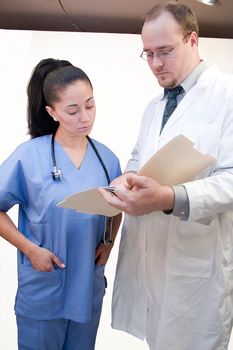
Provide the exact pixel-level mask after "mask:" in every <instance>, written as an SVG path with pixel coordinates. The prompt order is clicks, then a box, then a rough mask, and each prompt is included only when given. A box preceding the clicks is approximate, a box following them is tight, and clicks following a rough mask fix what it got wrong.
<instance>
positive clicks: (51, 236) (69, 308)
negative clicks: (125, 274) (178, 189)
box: [0, 135, 121, 322]
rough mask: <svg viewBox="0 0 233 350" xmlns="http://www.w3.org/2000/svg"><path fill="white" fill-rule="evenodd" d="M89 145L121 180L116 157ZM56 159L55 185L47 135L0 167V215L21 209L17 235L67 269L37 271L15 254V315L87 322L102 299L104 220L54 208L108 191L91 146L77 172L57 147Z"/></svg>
mask: <svg viewBox="0 0 233 350" xmlns="http://www.w3.org/2000/svg"><path fill="white" fill-rule="evenodd" d="M93 142H94V143H95V145H96V147H97V149H98V151H99V153H100V156H101V158H102V159H103V161H104V163H105V165H106V168H107V170H108V173H109V176H110V179H111V180H112V179H114V178H115V177H117V176H119V175H120V174H121V170H120V165H119V161H118V159H117V157H116V156H115V155H114V154H113V153H112V152H111V151H110V150H109V149H108V148H107V147H106V146H104V145H103V144H101V143H99V142H97V141H95V140H93ZM55 156H56V162H57V165H58V167H59V168H60V169H61V171H62V176H63V178H62V180H61V181H53V179H52V176H51V171H52V158H51V135H46V136H42V137H37V138H34V139H31V140H29V141H27V142H25V143H23V144H21V145H20V146H19V147H18V148H17V149H16V150H15V151H14V152H13V154H12V155H11V156H10V157H9V158H8V159H7V160H6V161H5V162H4V163H3V164H2V165H1V167H0V174H1V176H0V210H1V211H4V212H7V211H8V210H9V209H10V208H11V207H12V206H14V205H15V204H19V222H18V228H19V231H20V232H22V233H23V234H24V235H25V236H26V237H27V238H29V239H30V240H31V241H33V242H34V243H36V244H37V245H38V246H40V247H44V248H47V249H49V250H50V251H51V252H53V253H54V254H55V255H57V256H58V257H59V258H60V259H61V260H62V261H63V262H64V264H65V265H66V267H65V269H60V268H58V267H57V266H54V271H53V272H38V271H36V270H35V269H34V268H33V267H32V265H31V263H30V260H29V259H28V258H27V257H26V256H25V255H24V254H23V253H22V252H20V251H18V291H17V295H16V303H15V312H16V314H17V315H21V316H25V317H30V318H33V319H43V320H49V319H56V318H66V319H70V320H73V321H76V322H87V321H89V320H90V318H91V315H92V314H93V312H95V308H96V309H97V308H98V305H99V304H100V303H101V302H102V298H103V295H104V288H103V287H102V286H103V285H104V267H101V266H95V250H96V247H97V245H98V244H99V243H100V242H101V240H102V238H103V236H102V235H103V230H104V217H103V216H100V215H89V214H84V213H79V212H76V211H74V210H72V209H64V208H59V207H57V206H56V205H57V203H58V202H60V201H61V200H63V199H64V197H66V196H69V195H72V194H74V193H76V192H79V191H82V190H85V189H88V188H92V187H99V186H106V185H107V179H106V176H105V173H104V170H103V168H102V166H101V164H100V161H99V160H98V158H97V156H96V154H95V152H94V150H93V148H92V147H91V145H90V144H88V147H87V151H86V154H85V157H84V159H83V162H82V164H81V167H80V168H77V167H76V166H75V165H74V163H73V162H72V161H71V159H70V158H69V156H68V155H67V153H66V152H65V151H64V150H63V148H62V147H61V146H60V145H59V144H58V143H56V142H55Z"/></svg>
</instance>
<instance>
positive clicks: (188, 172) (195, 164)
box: [138, 135, 216, 185]
mask: <svg viewBox="0 0 233 350" xmlns="http://www.w3.org/2000/svg"><path fill="white" fill-rule="evenodd" d="M215 161H216V159H215V158H214V157H212V156H211V155H209V154H202V153H201V152H199V151H197V150H196V149H195V148H194V144H193V143H192V142H191V141H190V140H189V139H187V138H186V137H185V136H183V135H178V136H176V137H174V138H173V139H172V140H171V141H169V142H168V143H167V144H166V145H165V146H164V147H162V148H161V149H160V150H159V151H158V152H156V153H155V154H154V155H153V156H152V157H151V158H150V159H149V160H148V161H147V162H146V163H145V164H144V166H143V167H142V168H141V169H140V170H139V171H138V175H144V176H149V177H151V178H153V179H154V180H156V181H158V182H159V183H160V184H161V185H179V184H181V183H184V182H188V181H191V180H193V179H194V178H195V177H196V176H197V175H198V174H200V173H201V172H202V171H203V170H205V169H206V168H208V167H209V166H210V165H211V164H213V163H214V162H215Z"/></svg>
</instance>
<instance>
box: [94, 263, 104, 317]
mask: <svg viewBox="0 0 233 350" xmlns="http://www.w3.org/2000/svg"><path fill="white" fill-rule="evenodd" d="M104 268H105V265H95V271H94V282H93V307H92V312H93V313H95V312H97V311H99V309H100V308H101V307H102V301H103V297H104V294H105V288H106V287H107V280H106V277H105V276H104Z"/></svg>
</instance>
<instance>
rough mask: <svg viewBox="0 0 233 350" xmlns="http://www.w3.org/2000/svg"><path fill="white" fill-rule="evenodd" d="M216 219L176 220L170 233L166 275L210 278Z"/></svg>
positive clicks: (217, 226) (216, 227) (216, 228)
mask: <svg viewBox="0 0 233 350" xmlns="http://www.w3.org/2000/svg"><path fill="white" fill-rule="evenodd" d="M218 229H219V222H218V219H217V218H214V219H206V220H202V222H197V221H196V222H192V223H188V222H184V221H180V220H177V224H176V228H175V229H174V231H173V232H171V239H170V247H169V252H170V254H169V258H168V263H167V273H168V274H171V275H176V276H188V277H202V278H209V277H210V276H211V272H212V268H213V261H214V252H215V244H216V237H217V232H218Z"/></svg>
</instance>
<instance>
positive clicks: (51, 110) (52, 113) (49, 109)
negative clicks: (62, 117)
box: [45, 106, 58, 122]
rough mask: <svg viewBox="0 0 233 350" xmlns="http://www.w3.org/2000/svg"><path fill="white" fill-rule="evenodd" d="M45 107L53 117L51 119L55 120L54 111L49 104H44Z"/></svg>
mask: <svg viewBox="0 0 233 350" xmlns="http://www.w3.org/2000/svg"><path fill="white" fill-rule="evenodd" d="M45 109H46V111H47V112H48V114H49V115H50V116H51V117H52V118H53V120H54V121H55V122H57V121H58V120H57V118H56V113H55V112H54V110H53V109H52V108H51V107H49V106H45Z"/></svg>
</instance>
